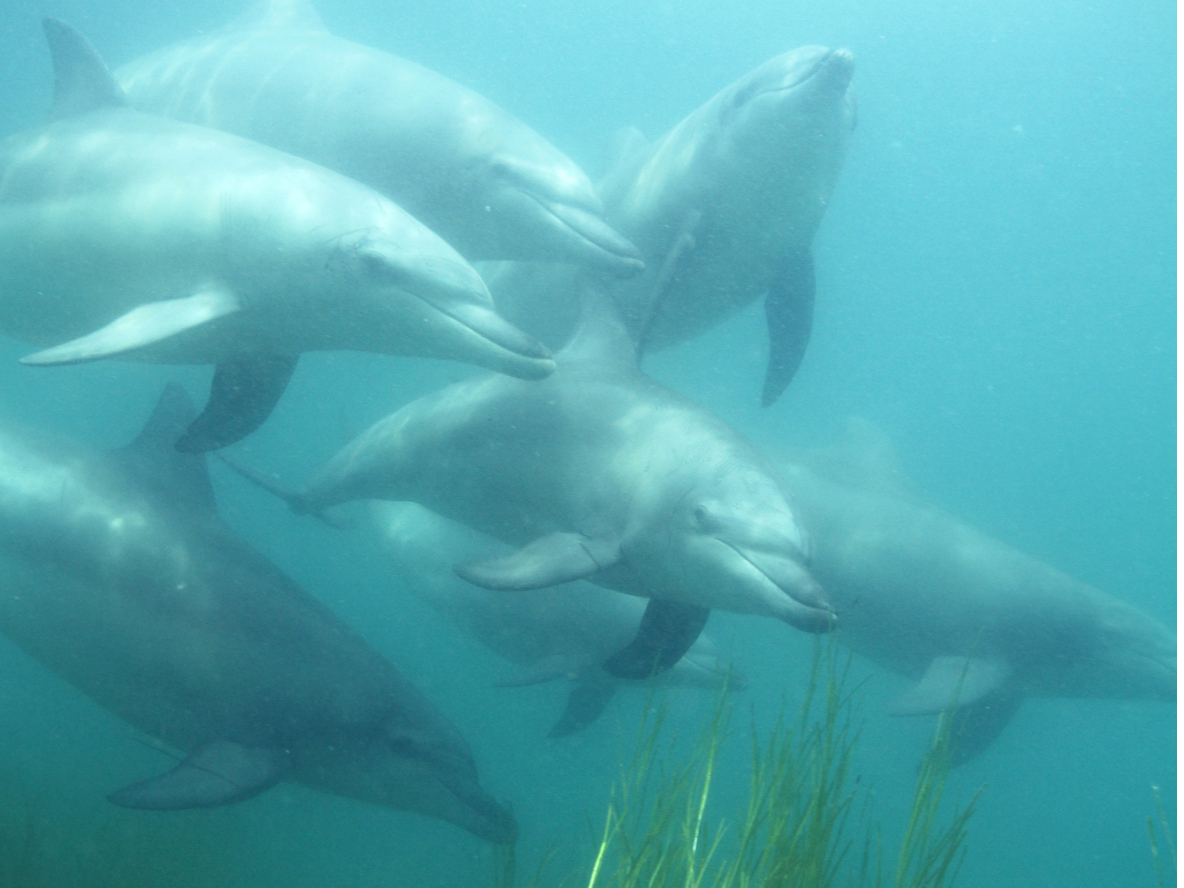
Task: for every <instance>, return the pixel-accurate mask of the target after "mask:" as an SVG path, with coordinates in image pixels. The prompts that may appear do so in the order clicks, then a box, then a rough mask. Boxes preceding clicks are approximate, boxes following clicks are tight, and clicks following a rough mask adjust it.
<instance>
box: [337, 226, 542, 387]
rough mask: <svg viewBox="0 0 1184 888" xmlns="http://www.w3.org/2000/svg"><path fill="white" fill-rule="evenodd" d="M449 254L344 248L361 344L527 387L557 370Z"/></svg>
mask: <svg viewBox="0 0 1184 888" xmlns="http://www.w3.org/2000/svg"><path fill="white" fill-rule="evenodd" d="M436 240H437V243H436V244H434V246H437V247H441V248H445V249H434V250H427V249H424V250H409V249H406V248H405V247H404V246H402V245H400V244H396V243H395V242H393V241H391V240H389V239H385V238H383V237H379V236H374V235H373V234H365V235H362V236H361V237H358V238H354V239H353V240H352V242H349V243H346V244H343V245H342V244H339V245H338V249H337V254H336V260H337V261H339V262H341V263H344V264H345V265H346V266H347V269H346V273H347V275H348V278H349V282H350V285H351V286H350V289H352V290H353V292H354V293H355V294H357V296H358V298H360V299H361V300H362V302H363V304H364V306H365V310H364V311H363V312H362V313H361V320H360V321H359V325H358V328H355V329H354V330H353V331H352V332H353V338H354V340H355V341H360V342H367V341H369V343H370V347H369V348H368V350H371V351H390V350H392V349H389V348H385V347H384V345H385V343H386V342H388V341H396V342H398V343H399V348H398V349H397V351H398V353H399V354H407V355H417V356H423V357H435V358H452V359H454V360H458V361H464V362H466V363H470V364H476V365H478V366H481V367H486V368H488V369H490V370H496V371H499V372H501V373H507V374H509V375H511V376H518V377H521V378H523V379H541V378H543V377H545V376H547V375H548V374H549V373H550V372H551V371H552V370H553V369H554V367H555V364H554V361H552V359H551V353H550V352H549V351H548V350H547V349H546V347H544V346H543V345H542V344H541V343H540V342H538V341H537V340H535V339H534V338H533V337H531V336H528V335H527V334H525V333H523V332H522V331H521V330H519V329H518V328H517V327H515V326H513V325H512V324H510V323H509V321H506V320H505V319H503V318H502V317H501V316H500V315H499V314H498V313H497V312H496V311H495V310H494V307H493V298H492V297H491V296H490V295H489V290H488V289H487V288H486V286H485V282H484V281H482V280H481V277H480V275H478V274H477V272H476V270H474V269H473V267H472V266H470V265H469V264H468V263H467V262H465V261H464V259H462V258H461V257H460V255H459V254H457V253H455V252H454V251H453V250H451V248H447V245H446V244H444V243H443V242H442V241H438V239H436Z"/></svg>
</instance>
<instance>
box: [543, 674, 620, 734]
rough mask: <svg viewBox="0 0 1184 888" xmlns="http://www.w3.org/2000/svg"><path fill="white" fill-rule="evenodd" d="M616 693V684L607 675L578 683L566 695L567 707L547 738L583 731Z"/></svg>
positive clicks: (598, 715)
mask: <svg viewBox="0 0 1184 888" xmlns="http://www.w3.org/2000/svg"><path fill="white" fill-rule="evenodd" d="M616 692H617V683H616V682H615V681H613V679H612V678H610V677H609V676H607V675H603V676H601V677H599V678H596V679H593V680H590V681H582V682H580V683H579V684H578V685H576V686H575V687H574V688H572V690H571V693H570V694H568V695H567V707H566V708H565V709H564V710H563V715H561V716H560V717H559V721H557V722H555V724H554V725H552V726H551V730H550V731H548V732H547V736H548V737H567V736H569V735H571V734H574V733H576V732H577V731H582V730H584V728H586V727H588V725H590V724H592V722H594V721H596V719H598V718H599V717H600V713H602V712H604V707H605V706H607V705H608V701H609V700H611V699H612V698H613V694H615V693H616Z"/></svg>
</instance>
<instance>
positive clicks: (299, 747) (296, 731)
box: [0, 384, 515, 842]
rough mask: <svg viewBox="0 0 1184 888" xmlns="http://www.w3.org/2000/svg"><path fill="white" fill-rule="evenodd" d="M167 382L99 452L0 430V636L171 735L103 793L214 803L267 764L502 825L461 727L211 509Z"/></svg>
mask: <svg viewBox="0 0 1184 888" xmlns="http://www.w3.org/2000/svg"><path fill="white" fill-rule="evenodd" d="M192 418H193V407H192V405H191V404H190V403H189V400H188V398H187V397H186V395H185V393H184V391H183V390H182V389H181V388H180V386H177V385H175V384H172V385H169V386H168V387H167V388H166V389H165V392H164V394H163V396H162V397H161V399H160V402H159V404H158V405H157V407H156V411H155V413H153V415H152V418H151V419H150V420H149V422H148V424H147V425H146V426H145V427H144V430H143V431H142V432H141V433H140V436H139V437H138V438H137V439H136V440H135V441H134V442H133V443H132V444H131V445H130V446H128V447H125V448H123V449H122V450H117V451H115V452H113V453H107V454H104V453H98V452H95V451H92V450H90V449H88V448H85V447H82V446H80V445H77V444H74V443H72V442H65V441H58V440H52V439H50V438H48V437H47V436H44V435H36V434H30V433H24V432H21V431H17V430H13V429H11V428H10V427H8V426H3V427H0V563H2V570H0V632H3V634H4V635H6V636H8V638H9V639H11V640H12V641H13V642H14V643H15V644H16V645H17V646H19V647H21V648H23V649H24V650H25V651H26V652H27V653H28V654H30V655H31V656H32V657H33V658H34V659H36V660H38V661H39V662H41V663H42V664H43V665H45V666H46V667H47V668H49V669H51V670H52V671H54V672H56V673H57V674H58V675H59V676H61V677H62V678H64V679H65V680H66V681H68V682H69V683H71V684H72V685H74V686H75V687H77V688H78V689H79V690H81V691H82V692H83V693H85V694H86V695H87V696H88V697H90V698H91V699H92V700H94V701H95V702H96V703H98V704H99V705H101V706H103V707H104V708H105V709H108V710H110V711H111V712H113V713H114V714H116V715H118V716H119V717H120V718H122V719H124V720H125V721H127V722H129V723H130V724H132V725H134V726H135V727H136V728H138V729H139V730H141V731H143V732H145V733H146V734H148V735H149V736H151V737H153V738H156V739H157V740H159V741H162V742H164V743H166V744H168V745H169V746H171V747H174V748H176V749H179V750H182V751H183V758H182V760H181V762H180V763H179V764H178V765H177V766H176V767H174V768H173V769H172V770H170V771H168V772H166V773H165V774H163V775H161V776H159V777H154V778H150V779H148V780H144V781H142V782H139V783H135V784H133V785H131V786H127V787H125V788H124V789H121V790H119V791H118V792H116V793H114V794H113V795H112V796H111V801H113V802H115V803H116V804H118V805H124V806H128V807H133V808H148V809H156V810H167V809H178V808H191V807H204V806H213V805H223V804H229V803H232V802H236V801H240V800H242V799H247V798H250V797H252V796H254V795H256V794H258V793H260V792H263V791H264V790H266V789H267V788H268V787H270V786H272V785H274V784H275V783H277V782H279V781H281V780H289V781H292V782H294V783H300V784H303V785H305V786H309V787H312V788H314V789H318V790H322V791H324V792H330V793H335V794H337V795H342V796H347V797H350V798H354V799H360V800H362V801H366V802H370V803H373V804H377V805H383V806H387V807H391V808H397V809H402V810H408V811H414V812H418V813H420V814H424V815H426V816H429V817H436V818H439V819H442V820H446V821H448V822H450V823H453V824H456V825H457V826H460V827H462V828H463V829H466V830H468V831H469V832H472V833H474V834H476V835H478V836H481V837H482V838H485V839H488V840H490V841H494V842H509V841H512V840H513V837H514V833H515V827H514V821H513V818H512V816H511V815H510V814H509V812H508V811H506V810H505V809H504V808H502V807H501V806H500V805H499V804H498V803H497V802H496V801H494V799H493V798H492V797H490V796H489V795H488V794H487V793H486V792H485V791H484V790H483V789H482V788H481V786H480V784H479V783H478V779H477V770H476V766H475V764H474V762H473V757H472V754H471V753H470V751H469V748H468V746H467V744H466V743H465V741H464V739H463V738H462V737H461V736H460V734H459V733H458V732H457V730H456V728H454V727H453V726H452V725H451V724H450V723H449V722H448V721H447V720H446V719H445V718H444V716H443V715H441V714H440V712H438V711H437V710H436V709H435V708H434V707H433V706H432V705H431V704H430V703H429V702H428V701H427V700H426V699H424V697H423V696H422V695H421V694H420V693H419V692H418V691H417V690H416V689H415V688H414V687H412V686H411V684H410V683H409V682H408V681H407V680H406V679H405V678H403V676H402V675H400V674H399V673H398V672H396V671H395V669H394V668H393V667H392V666H391V665H390V663H388V662H387V661H386V660H385V659H383V657H381V656H380V655H379V654H378V653H377V652H376V651H375V650H374V649H373V648H371V647H370V646H369V645H368V644H367V643H366V642H365V641H364V640H363V639H362V638H361V637H360V636H359V635H358V634H357V633H355V632H354V631H353V630H352V629H350V628H349V627H348V626H346V625H345V624H344V623H343V622H342V621H341V620H339V619H337V618H336V617H335V616H334V615H333V614H332V613H331V612H330V611H329V610H328V608H326V607H325V606H324V605H322V604H321V603H320V602H318V601H317V600H316V599H314V598H313V597H312V596H311V595H309V594H308V593H307V592H305V591H304V590H303V589H301V588H300V587H299V586H298V585H296V583H294V582H293V581H292V580H291V579H289V578H288V577H287V576H285V575H284V574H283V573H281V572H280V571H279V570H278V569H277V568H276V567H274V566H273V565H272V564H271V563H270V562H269V561H267V560H266V559H265V558H263V557H262V556H261V555H260V554H259V553H257V552H256V551H254V550H253V549H252V548H250V547H249V546H248V545H247V544H246V543H244V542H243V541H242V540H241V539H240V538H239V537H238V536H237V535H235V534H234V532H233V531H231V530H230V528H228V527H227V526H226V525H225V524H223V523H222V522H221V520H219V518H218V515H217V512H216V509H215V504H214V497H213V491H212V489H211V487H210V481H209V477H208V475H207V473H206V464H205V456H204V455H200V454H185V453H180V452H177V451H176V450H175V449H174V446H173V445H174V442H175V440H176V439H177V437H178V436H179V435H180V434H181V433H182V432H183V431H184V429H185V428H186V426H187V425H188V424H189V422H190V421H191V420H192Z"/></svg>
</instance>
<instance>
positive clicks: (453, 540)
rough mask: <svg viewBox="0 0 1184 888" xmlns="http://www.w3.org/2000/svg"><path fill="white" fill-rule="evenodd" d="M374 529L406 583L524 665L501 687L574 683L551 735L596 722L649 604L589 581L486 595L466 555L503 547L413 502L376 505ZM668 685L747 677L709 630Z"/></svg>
mask: <svg viewBox="0 0 1184 888" xmlns="http://www.w3.org/2000/svg"><path fill="white" fill-rule="evenodd" d="M369 511H370V523H371V524H372V525H373V528H374V530H375V531H376V533H377V535H378V539H379V542H380V544H381V545H382V547H383V549H384V550H385V551H386V552H387V553H388V554H389V555H390V557H391V559H392V561H393V563H394V564H395V566H396V568H397V569H398V574H399V577H400V578H401V579H402V581H403V583H404V584H405V585H406V587H407V588H408V589H409V590H410V591H411V592H412V594H414V595H415V596H416V597H418V598H419V599H421V600H422V601H424V602H426V603H427V604H428V605H429V606H430V607H431V608H432V609H433V610H435V611H436V612H438V613H439V614H441V615H442V616H443V617H444V618H445V619H447V620H448V621H449V622H450V623H451V624H452V625H453V626H455V627H456V629H457V630H458V631H460V632H462V633H464V634H465V635H468V636H470V637H472V638H474V639H476V640H477V641H478V642H480V643H481V644H482V645H484V646H485V647H486V648H488V649H489V650H491V651H493V652H494V653H495V654H497V655H498V656H499V657H501V658H503V659H505V660H507V661H509V662H510V663H513V664H514V665H516V666H517V667H519V670H520V671H519V672H518V673H517V674H516V675H515V676H514V677H512V678H509V679H506V680H503V681H501V682H499V684H501V685H512V686H521V685H534V684H541V683H543V682H550V681H555V680H557V679H566V680H569V681H572V682H574V683H575V687H574V688H573V689H572V690H571V692H570V694H569V695H568V700H567V706H566V708H565V709H564V712H563V715H562V716H561V717H560V718H559V720H558V721H557V722H556V723H555V725H554V726H553V727H552V728H551V731H550V736H552V737H562V736H566V735H568V734H572V733H575V732H576V731H580V730H582V729H584V728H585V727H587V726H588V725H589V724H591V723H592V722H593V721H595V720H596V718H597V717H598V716H599V715H600V714H601V712H602V711H603V710H604V707H605V706H606V705H607V704H608V702H609V701H610V700H611V699H612V697H613V695H614V694H615V692H616V691H617V690H618V689H619V688H620V687H621V686H622V684H623V683H622V682H621V681H620V680H619V679H617V678H616V677H615V676H612V675H609V674H608V673H607V672H606V671H605V670H604V669H603V668H602V667H603V664H604V663H605V662H606V661H607V660H609V659H610V658H611V657H612V656H614V655H615V654H616V653H617V652H618V651H620V650H622V649H623V648H625V647H626V646H627V645H628V644H629V642H630V641H631V639H632V638H633V637H634V636H635V635H636V633H637V628H638V625H639V623H640V621H641V618H642V614H643V611H644V605H643V604H642V602H641V601H640V600H639V599H638V598H636V597H634V596H631V595H621V594H619V593H617V592H612V591H610V590H608V589H602V588H601V587H599V586H594V585H592V584H591V583H583V582H575V583H568V584H566V585H564V586H563V587H561V588H553V589H538V590H534V591H531V592H525V593H522V594H506V593H504V592H495V591H491V590H488V589H482V588H481V587H479V586H474V585H473V584H472V583H468V582H466V581H464V580H462V579H461V578H460V577H458V576H457V575H456V574H455V572H454V571H453V569H452V566H453V564H454V563H455V562H456V560H457V559H459V558H464V557H469V558H472V557H474V556H484V557H495V556H501V555H504V554H506V551H505V547H504V546H502V545H500V544H498V543H497V542H495V541H494V540H491V539H489V538H488V537H482V536H481V535H480V534H478V533H476V532H475V531H472V530H470V529H468V528H466V527H462V526H461V525H459V524H456V523H455V522H452V521H448V520H446V519H444V518H441V517H440V516H438V515H436V514H434V513H432V512H429V511H428V510H427V509H425V508H423V507H422V506H418V505H416V504H414V503H409V502H377V501H376V502H373V503H371V504H370V510H369ZM662 682H663V684H665V685H673V686H686V687H695V688H703V689H713V690H718V689H720V688H722V687H724V686H725V684H726V686H727V687H728V688H729V689H731V690H736V689H739V688H741V687H743V685H744V680H743V678H742V677H741V676H740V675H739V674H738V673H735V672H733V671H732V670H730V669H729V668H728V667H727V666H726V664H722V663H721V662H720V659H719V657H718V656H717V655H716V653H715V648H714V645H712V643H711V642H710V640H709V639H708V637H707V635H706V633H704V634H702V635H700V636H699V637H698V638H697V639H696V640H695V643H694V644H692V645H691V647H690V649H689V650H688V651H687V652H686V654H685V655H684V656H683V658H682V659H681V660H679V661H678V662H677V663H675V664H674V665H673V666H672V667H671V668H670V669H669V671H667V672H666V673H664V674H663V675H662Z"/></svg>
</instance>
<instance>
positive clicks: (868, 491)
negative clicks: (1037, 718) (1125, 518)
mask: <svg viewBox="0 0 1184 888" xmlns="http://www.w3.org/2000/svg"><path fill="white" fill-rule="evenodd" d="M782 470H783V474H784V476H785V479H786V483H787V484H788V485H789V488H790V490H792V491H793V494H794V497H795V502H796V504H797V508H798V511H799V513H800V515H801V516H802V521H803V522H804V523H805V525H806V527H807V528H808V529H809V531H810V536H811V539H812V540H813V543H814V550H813V552H814V558H813V561H812V562H811V570H812V572H813V573H814V575H815V576H816V577H817V578H818V581H819V582H820V583H822V584H823V585H824V588H825V589H826V591H827V596H828V598H829V600H830V601H831V603H832V604H833V605H834V608H835V612H836V613H837V614H838V617H839V620H840V622H841V626H842V630H841V632H840V633H839V640H840V641H842V642H843V643H844V644H848V645H850V646H851V647H852V648H853V649H854V650H855V651H856V652H857V653H860V654H863V655H864V656H866V657H868V658H869V659H871V660H872V661H873V662H876V663H878V664H880V665H881V666H884V667H885V668H887V669H890V670H892V671H893V672H896V673H899V674H901V675H904V676H907V677H908V678H910V679H913V680H914V681H915V684H914V685H913V686H912V687H911V688H910V689H909V690H907V691H905V693H904V694H903V695H902V696H901V697H900V698H899V699H898V700H897V701H896V702H895V703H894V704H893V707H892V711H893V712H895V713H897V714H900V715H922V714H927V713H939V712H942V711H943V710H944V709H945V708H946V707H947V706H949V705H950V703H951V701H953V700H954V698H955V696H957V700H958V704H959V709H958V713H959V718H960V724H959V727H958V728H957V729H956V733H957V738H956V739H957V751H956V761H957V762H959V763H961V762H964V761H967V760H969V759H971V758H973V757H974V756H976V755H978V754H979V753H981V752H982V751H983V750H984V749H986V748H987V747H988V746H989V745H990V744H991V743H992V742H993V741H994V740H995V738H996V737H997V736H998V735H999V734H1000V732H1002V731H1003V729H1004V728H1005V727H1006V726H1007V723H1008V721H1010V719H1011V717H1012V716H1013V715H1014V714H1015V712H1016V710H1017V709H1018V708H1019V705H1020V703H1021V702H1022V701H1023V699H1024V698H1025V697H1120V698H1124V699H1156V700H1164V701H1168V702H1171V701H1174V700H1175V699H1176V637H1175V634H1174V633H1173V632H1172V631H1171V630H1170V629H1168V628H1167V627H1166V626H1164V625H1163V624H1162V623H1160V622H1159V621H1157V620H1154V619H1152V618H1151V617H1149V616H1147V615H1146V614H1144V613H1142V612H1141V611H1139V610H1137V609H1136V608H1134V607H1132V606H1131V605H1129V604H1127V603H1126V602H1123V601H1120V600H1119V599H1117V598H1113V597H1112V596H1110V595H1107V594H1105V593H1103V592H1100V591H1099V590H1097V589H1094V588H1092V587H1090V586H1087V585H1085V584H1084V583H1079V582H1077V581H1076V580H1074V579H1072V578H1071V577H1068V576H1066V575H1065V574H1063V573H1061V572H1060V571H1059V570H1056V569H1055V568H1053V567H1051V566H1049V565H1048V564H1045V563H1044V562H1042V561H1039V560H1037V559H1035V558H1033V557H1031V556H1030V555H1025V554H1024V553H1023V552H1019V551H1017V550H1016V549H1013V548H1012V547H1011V546H1008V545H1007V544H1006V543H1002V542H1000V541H998V540H995V539H992V538H991V537H989V536H987V535H986V534H984V533H982V532H980V531H978V530H976V529H975V528H973V527H971V526H970V525H968V524H966V523H964V522H962V521H959V520H958V519H957V518H954V517H953V516H951V515H948V514H946V513H945V512H942V511H940V510H939V509H936V508H934V507H933V506H931V505H929V504H928V503H925V502H924V501H922V500H920V499H919V498H918V497H917V496H915V495H914V494H912V493H911V492H909V491H908V489H907V485H906V484H904V483H903V482H902V478H903V473H902V472H901V471H900V470H899V468H898V467H897V462H896V459H895V454H894V453H893V451H892V446H891V443H890V442H889V441H888V440H887V438H886V437H885V436H884V435H883V433H882V432H880V431H879V430H878V429H876V428H875V427H874V426H872V425H870V424H869V423H866V422H862V421H853V422H852V423H851V425H850V428H849V431H848V435H847V438H846V440H845V441H844V442H843V443H842V444H841V445H840V446H838V447H835V448H832V449H831V450H829V451H822V452H815V453H812V454H807V455H805V456H804V457H800V458H798V459H794V460H792V461H789V462H786V463H783V464H782Z"/></svg>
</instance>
